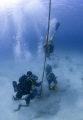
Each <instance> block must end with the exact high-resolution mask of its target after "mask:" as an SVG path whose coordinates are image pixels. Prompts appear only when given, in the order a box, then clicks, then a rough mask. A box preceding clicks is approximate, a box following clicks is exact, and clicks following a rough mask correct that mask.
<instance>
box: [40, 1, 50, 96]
mask: <svg viewBox="0 0 83 120" xmlns="http://www.w3.org/2000/svg"><path fill="white" fill-rule="evenodd" d="M50 12H51V0H49V16H48V29H47V37H46V50H47V45H48V40H49V28H50ZM46 50H45V60H44V68H43V75H42V82H43V79H44V72H45V64H46ZM41 92H42V84H41ZM40 94H41V93H40Z"/></svg>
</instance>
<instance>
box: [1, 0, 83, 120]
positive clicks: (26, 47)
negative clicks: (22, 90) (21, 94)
mask: <svg viewBox="0 0 83 120" xmlns="http://www.w3.org/2000/svg"><path fill="white" fill-rule="evenodd" d="M1 1H2V2H1ZM6 1H9V2H6ZM51 2H52V4H51V19H50V33H49V37H51V36H52V34H53V33H54V31H55V26H56V21H58V22H60V27H59V28H58V30H57V34H56V36H55V38H54V41H53V44H54V46H55V50H54V52H53V54H52V55H51V57H50V59H46V60H47V61H46V64H47V63H49V64H50V65H51V66H52V69H53V72H54V74H55V76H56V77H57V81H58V87H59V89H58V90H57V91H53V92H50V91H49V90H48V83H47V80H46V77H45V76H44V81H43V85H42V88H43V92H42V94H43V95H42V99H34V100H32V101H31V103H30V106H29V107H28V108H23V109H21V110H20V111H19V112H18V113H15V112H14V111H13V110H14V109H16V108H17V106H18V104H20V103H23V102H24V104H25V101H13V100H12V95H15V94H16V93H15V92H14V91H13V87H12V81H15V80H16V81H18V78H19V77H20V76H21V75H22V74H26V73H27V71H28V70H29V71H32V72H33V74H35V75H37V76H38V81H41V80H42V74H43V65H44V55H45V54H44V51H43V49H42V45H43V44H44V43H45V39H46V35H47V27H48V26H47V25H48V7H49V0H0V108H1V109H0V120H7V119H8V120H28V119H30V120H40V119H41V120H46V119H48V120H83V0H51ZM2 3H4V4H2ZM3 111H4V112H3Z"/></svg>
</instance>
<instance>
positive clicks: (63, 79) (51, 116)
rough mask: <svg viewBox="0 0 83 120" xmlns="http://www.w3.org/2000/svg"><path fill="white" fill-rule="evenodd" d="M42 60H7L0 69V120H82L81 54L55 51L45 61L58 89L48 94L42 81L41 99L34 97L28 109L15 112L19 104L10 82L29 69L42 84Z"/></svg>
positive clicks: (82, 63)
mask: <svg viewBox="0 0 83 120" xmlns="http://www.w3.org/2000/svg"><path fill="white" fill-rule="evenodd" d="M43 61H44V57H41V56H40V57H36V58H31V59H29V60H23V61H20V62H18V61H17V62H13V61H6V62H5V63H4V64H3V63H2V64H1V67H0V120H7V119H8V120H46V119H48V120H83V54H82V53H79V52H77V51H75V52H72V53H70V52H61V51H60V52H57V53H55V54H53V55H52V56H51V59H50V60H47V64H48V63H49V64H50V65H51V66H52V69H53V72H54V73H55V75H56V77H57V81H58V87H59V88H58V90H57V91H51V92H50V91H49V90H48V87H47V86H48V84H47V81H46V78H44V82H43V91H42V98H40V99H38V98H35V99H34V100H32V101H31V102H30V106H29V107H27V108H21V110H20V111H18V112H14V109H16V108H17V106H18V104H19V103H25V101H13V100H12V95H15V93H14V91H13V87H12V81H13V80H16V81H17V80H18V78H19V77H20V76H21V75H22V74H26V72H27V71H28V70H31V71H32V72H33V73H34V74H35V75H38V77H39V81H41V78H42V73H43Z"/></svg>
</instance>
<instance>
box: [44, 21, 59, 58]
mask: <svg viewBox="0 0 83 120" xmlns="http://www.w3.org/2000/svg"><path fill="white" fill-rule="evenodd" d="M59 26H60V23H59V22H57V23H56V28H55V32H54V34H53V36H52V37H51V38H50V39H49V40H48V43H46V44H44V45H43V49H44V52H45V53H46V57H47V58H49V59H50V54H51V53H53V51H54V45H53V40H54V37H55V35H56V32H57V30H58V27H59ZM46 38H47V37H46Z"/></svg>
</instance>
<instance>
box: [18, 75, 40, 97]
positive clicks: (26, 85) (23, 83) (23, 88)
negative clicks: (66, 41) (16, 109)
mask: <svg viewBox="0 0 83 120" xmlns="http://www.w3.org/2000/svg"><path fill="white" fill-rule="evenodd" d="M37 79H38V77H37V76H34V75H33V76H32V77H31V78H28V77H27V75H23V76H21V77H20V78H19V83H18V84H17V93H16V98H18V99H21V98H22V96H23V95H27V94H30V91H31V90H32V87H33V85H34V86H37V87H38V86H40V85H41V82H39V83H37V82H36V80H37Z"/></svg>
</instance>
